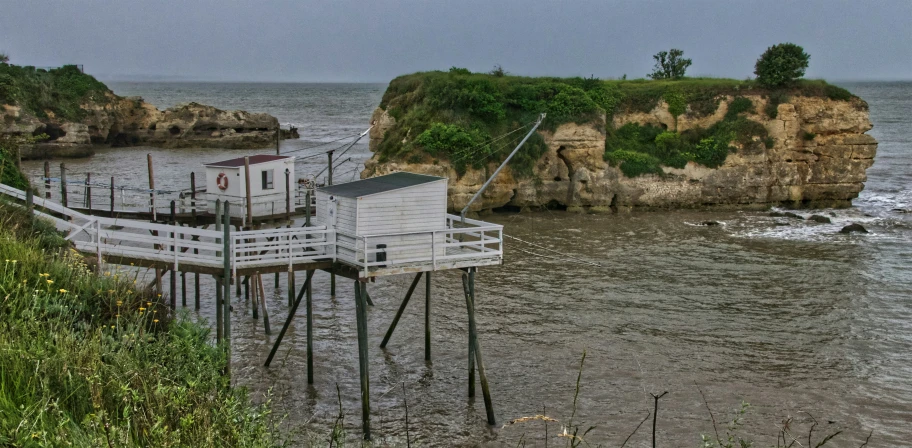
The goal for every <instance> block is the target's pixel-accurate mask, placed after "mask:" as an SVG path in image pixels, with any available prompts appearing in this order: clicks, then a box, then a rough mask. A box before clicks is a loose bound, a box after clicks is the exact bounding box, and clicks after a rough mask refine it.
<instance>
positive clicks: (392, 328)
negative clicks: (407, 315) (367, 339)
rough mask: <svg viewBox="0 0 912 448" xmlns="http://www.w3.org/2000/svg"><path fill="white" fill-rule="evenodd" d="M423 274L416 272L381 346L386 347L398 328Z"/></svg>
mask: <svg viewBox="0 0 912 448" xmlns="http://www.w3.org/2000/svg"><path fill="white" fill-rule="evenodd" d="M422 274H424V273H423V272H419V273H417V274H415V279H414V280H412V284H411V286H409V289H408V292H407V293H405V298H404V299H402V305H399V311H396V317H394V318H393V323H391V324H390V327H389V330H386V336H383V342H381V343H380V348H386V344H387V343H388V342H389V340H390V337H391V336H393V331H395V330H396V325H398V324H399V318H400V317H402V312H403V311H405V305H407V304H408V302H409V299H411V298H412V293H413V292H415V288H416V287H417V286H418V281H419V280H421V275H422Z"/></svg>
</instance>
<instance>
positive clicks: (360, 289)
mask: <svg viewBox="0 0 912 448" xmlns="http://www.w3.org/2000/svg"><path fill="white" fill-rule="evenodd" d="M366 286H367V284H366V283H362V282H361V281H360V280H356V281H355V313H356V315H357V324H358V325H357V326H358V361H359V367H360V373H361V426H362V431H363V432H364V440H370V439H371V435H370V366H369V363H368V359H367V354H368V352H367V304H366V303H365V300H364V291H365V288H366Z"/></svg>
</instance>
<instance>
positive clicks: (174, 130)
mask: <svg viewBox="0 0 912 448" xmlns="http://www.w3.org/2000/svg"><path fill="white" fill-rule="evenodd" d="M168 133H169V134H171V135H177V134H180V133H181V128H179V127H177V126H171V127H170V128H168Z"/></svg>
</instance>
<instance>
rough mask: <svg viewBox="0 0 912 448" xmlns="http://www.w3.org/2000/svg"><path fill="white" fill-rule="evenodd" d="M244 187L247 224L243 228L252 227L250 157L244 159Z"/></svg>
mask: <svg viewBox="0 0 912 448" xmlns="http://www.w3.org/2000/svg"><path fill="white" fill-rule="evenodd" d="M244 187H245V189H246V190H247V191H246V193H247V222H246V225H245V227H247V226H253V200H252V199H251V197H250V157H247V156H245V157H244Z"/></svg>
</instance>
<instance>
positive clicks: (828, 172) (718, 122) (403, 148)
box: [362, 68, 877, 212]
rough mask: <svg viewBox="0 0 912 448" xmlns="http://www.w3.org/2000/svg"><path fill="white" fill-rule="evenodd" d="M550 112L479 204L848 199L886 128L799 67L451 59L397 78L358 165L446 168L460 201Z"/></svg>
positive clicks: (601, 208)
mask: <svg viewBox="0 0 912 448" xmlns="http://www.w3.org/2000/svg"><path fill="white" fill-rule="evenodd" d="M541 112H546V113H547V114H548V115H547V118H546V120H545V122H544V123H542V126H541V127H540V128H539V129H538V131H537V132H536V133H535V134H533V136H532V138H530V140H529V141H528V142H527V143H526V145H525V146H524V147H523V149H521V150H520V152H519V153H518V154H517V155H516V157H514V158H513V159H512V160H511V162H510V164H509V166H508V167H507V169H505V170H504V171H503V172H502V173H501V174H500V175H499V176H498V178H497V179H496V180H495V181H494V183H493V184H492V185H491V186H490V187H489V188H488V189H487V190H486V191H485V193H484V194H483V197H482V198H481V200H478V201H476V202H475V203H473V204H472V209H473V210H476V211H481V210H492V209H507V210H522V209H535V208H560V209H567V210H568V211H579V212H612V211H622V210H629V209H631V208H695V207H724V208H766V207H769V206H772V205H785V206H789V207H801V208H814V207H846V206H849V205H851V201H852V199H854V198H856V197H857V196H858V193H859V192H860V191H861V190H862V189H863V188H864V183H863V182H864V181H865V180H866V170H867V169H868V168H869V167H870V166H871V165H872V164H873V162H874V154H875V152H876V149H877V141H876V140H875V139H874V138H873V137H871V136H870V135H867V134H865V132H866V131H868V130H870V129H871V127H872V125H871V121H870V119H869V117H868V105H867V103H865V102H864V101H863V100H862V99H861V98H858V97H856V96H854V95H852V94H851V93H849V92H848V91H846V90H845V89H842V88H840V87H837V86H833V85H830V84H827V83H826V82H824V81H817V80H799V81H798V82H797V83H795V84H793V85H790V86H788V87H783V88H777V89H771V88H769V87H764V86H762V85H760V84H758V83H757V82H756V81H753V80H732V79H704V78H696V79H688V78H684V79H680V80H657V81H650V80H629V81H628V80H599V79H593V78H589V79H586V78H567V79H562V78H527V77H517V76H502V75H501V76H496V75H494V74H480V73H469V72H468V70H465V69H457V68H454V69H451V70H450V71H449V72H426V73H415V74H412V75H406V76H402V77H399V78H396V79H394V80H393V81H392V82H391V83H390V85H389V87H388V88H387V91H386V93H385V95H384V96H383V100H382V102H381V104H380V107H378V108H377V110H376V111H375V112H374V114H373V117H372V118H371V120H372V122H374V123H375V124H376V126H375V127H374V128H373V129H372V130H371V134H370V137H371V140H370V149H371V151H373V152H374V154H373V157H372V158H371V159H370V160H369V161H368V162H367V164H366V169H365V171H364V172H363V173H362V177H372V176H376V175H381V174H386V173H390V172H394V171H400V170H402V171H411V172H416V173H425V174H431V175H436V176H444V177H448V178H449V179H450V182H449V199H450V200H449V205H448V206H449V208H450V210H454V211H457V210H460V209H461V208H462V207H464V206H465V204H466V203H467V202H468V201H469V199H470V198H471V197H472V195H473V194H474V193H475V192H476V191H478V190H479V189H480V187H481V185H482V184H483V183H484V182H485V180H486V179H487V178H488V176H490V174H491V173H492V172H493V170H494V169H495V168H496V167H497V166H498V165H499V164H500V163H501V161H503V160H504V158H505V157H506V156H507V154H509V152H510V151H511V150H512V149H513V146H515V144H516V141H517V140H518V139H517V138H516V137H521V136H522V135H523V134H525V133H526V131H527V130H528V127H526V128H524V130H522V131H519V132H518V135H517V134H512V135H507V136H506V137H504V138H500V137H501V136H504V135H506V134H507V133H509V132H511V131H513V130H515V129H517V128H519V127H522V126H523V125H525V124H527V123H529V122H530V121H533V120H534V119H535V117H536V116H537V115H538V114H539V113H541Z"/></svg>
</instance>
